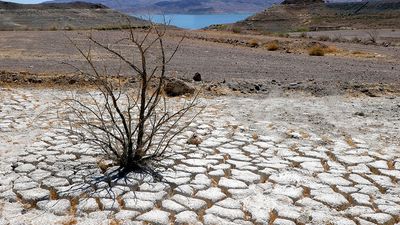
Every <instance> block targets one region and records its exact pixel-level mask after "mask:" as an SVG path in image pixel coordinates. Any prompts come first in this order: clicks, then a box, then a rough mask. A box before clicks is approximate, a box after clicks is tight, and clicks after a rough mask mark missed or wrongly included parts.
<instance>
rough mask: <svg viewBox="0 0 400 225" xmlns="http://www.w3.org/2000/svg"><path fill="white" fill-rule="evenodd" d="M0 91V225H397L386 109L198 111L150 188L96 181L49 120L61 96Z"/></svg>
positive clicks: (394, 147)
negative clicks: (197, 139) (194, 139)
mask: <svg viewBox="0 0 400 225" xmlns="http://www.w3.org/2000/svg"><path fill="white" fill-rule="evenodd" d="M0 90H1V91H0V101H1V102H2V104H1V106H0V155H1V156H2V157H1V158H0V224H62V223H68V222H73V221H76V222H78V224H110V223H112V222H115V221H119V222H121V224H144V223H150V224H169V223H175V224H276V225H281V224H340V225H342V224H398V223H399V222H400V217H399V216H400V197H399V196H400V184H399V181H400V156H399V155H400V132H399V127H400V126H399V125H400V124H399V123H400V122H399V121H400V98H398V97H397V98H394V97H391V98H388V97H378V98H352V97H346V96H329V97H322V98H315V97H303V96H296V97H286V98H281V97H266V98H261V97H259V98H237V97H218V98H211V99H202V101H203V102H206V103H207V105H208V107H207V108H206V110H205V111H204V112H203V113H202V114H201V115H200V117H198V118H197V119H196V121H195V123H194V124H193V125H192V126H191V127H190V128H189V130H188V131H187V132H185V133H183V134H181V135H179V136H178V137H177V139H176V140H175V141H174V143H173V144H172V146H171V149H172V150H173V153H175V154H173V155H171V157H170V158H169V159H167V160H164V161H163V162H162V166H161V167H160V174H161V175H162V176H163V180H162V181H157V180H154V179H153V178H152V177H150V176H144V175H140V174H135V173H131V174H129V175H128V176H127V179H123V180H121V179H120V180H118V179H112V178H110V174H112V172H113V170H115V168H109V169H108V171H106V172H105V173H103V171H102V170H101V169H100V168H98V166H97V165H96V161H97V158H98V157H99V156H100V154H101V152H99V151H97V150H96V149H92V148H91V147H90V146H88V145H85V144H81V143H79V142H78V141H77V138H76V137H74V136H73V135H71V134H70V133H69V132H68V131H67V130H66V129H65V123H63V121H60V119H59V118H58V113H59V112H60V110H62V109H63V108H62V107H61V106H60V105H59V101H60V100H59V99H60V98H62V97H63V96H64V95H65V92H63V91H58V90H53V89H22V88H12V89H6V88H2V89H0ZM193 132H195V133H197V134H198V135H201V137H202V139H203V142H202V143H201V144H200V145H199V146H193V145H187V144H186V141H187V139H188V138H189V137H190V136H191V135H192V133H193Z"/></svg>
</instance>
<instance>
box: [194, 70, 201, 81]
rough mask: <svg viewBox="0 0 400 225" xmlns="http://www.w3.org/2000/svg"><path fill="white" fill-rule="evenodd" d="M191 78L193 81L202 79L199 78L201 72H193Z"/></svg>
mask: <svg viewBox="0 0 400 225" xmlns="http://www.w3.org/2000/svg"><path fill="white" fill-rule="evenodd" d="M193 80H194V81H198V82H199V81H201V80H202V79H201V74H200V73H198V72H196V73H195V74H194V76H193Z"/></svg>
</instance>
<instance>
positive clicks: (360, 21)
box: [233, 0, 400, 32]
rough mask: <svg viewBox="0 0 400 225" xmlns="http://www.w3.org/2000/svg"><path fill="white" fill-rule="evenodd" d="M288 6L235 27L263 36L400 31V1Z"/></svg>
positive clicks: (297, 2) (387, 0) (282, 6)
mask: <svg viewBox="0 0 400 225" xmlns="http://www.w3.org/2000/svg"><path fill="white" fill-rule="evenodd" d="M286 3H289V4H280V5H275V6H273V7H271V8H269V9H267V10H265V11H263V12H261V13H258V14H256V15H254V16H252V17H250V18H248V19H246V20H244V21H241V22H238V23H236V24H234V25H233V26H234V27H237V28H240V29H242V30H256V31H260V32H293V31H312V30H336V29H350V28H352V29H353V28H355V29H371V28H379V29H382V28H399V27H400V19H399V18H400V0H384V1H368V2H354V3H328V4H324V3H309V2H307V3H304V2H301V3H299V1H288V2H286ZM293 3H296V4H293Z"/></svg>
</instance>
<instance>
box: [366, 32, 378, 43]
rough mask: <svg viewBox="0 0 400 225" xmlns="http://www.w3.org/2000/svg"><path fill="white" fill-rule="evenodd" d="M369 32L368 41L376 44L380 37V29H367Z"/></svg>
mask: <svg viewBox="0 0 400 225" xmlns="http://www.w3.org/2000/svg"><path fill="white" fill-rule="evenodd" d="M367 34H368V41H370V42H371V43H373V44H376V42H377V40H378V38H379V31H378V30H370V31H367Z"/></svg>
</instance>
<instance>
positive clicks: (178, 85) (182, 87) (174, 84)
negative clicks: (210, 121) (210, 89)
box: [164, 79, 195, 97]
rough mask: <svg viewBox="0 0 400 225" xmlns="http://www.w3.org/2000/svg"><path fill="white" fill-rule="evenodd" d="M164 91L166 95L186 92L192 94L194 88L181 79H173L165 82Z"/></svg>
mask: <svg viewBox="0 0 400 225" xmlns="http://www.w3.org/2000/svg"><path fill="white" fill-rule="evenodd" d="M164 91H165V93H166V94H167V95H168V96H171V97H176V96H181V95H186V94H193V93H194V92H195V89H194V88H193V87H191V86H190V85H189V84H187V83H185V82H184V81H182V80H178V79H173V80H171V81H168V82H167V84H166V85H165V87H164Z"/></svg>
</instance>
